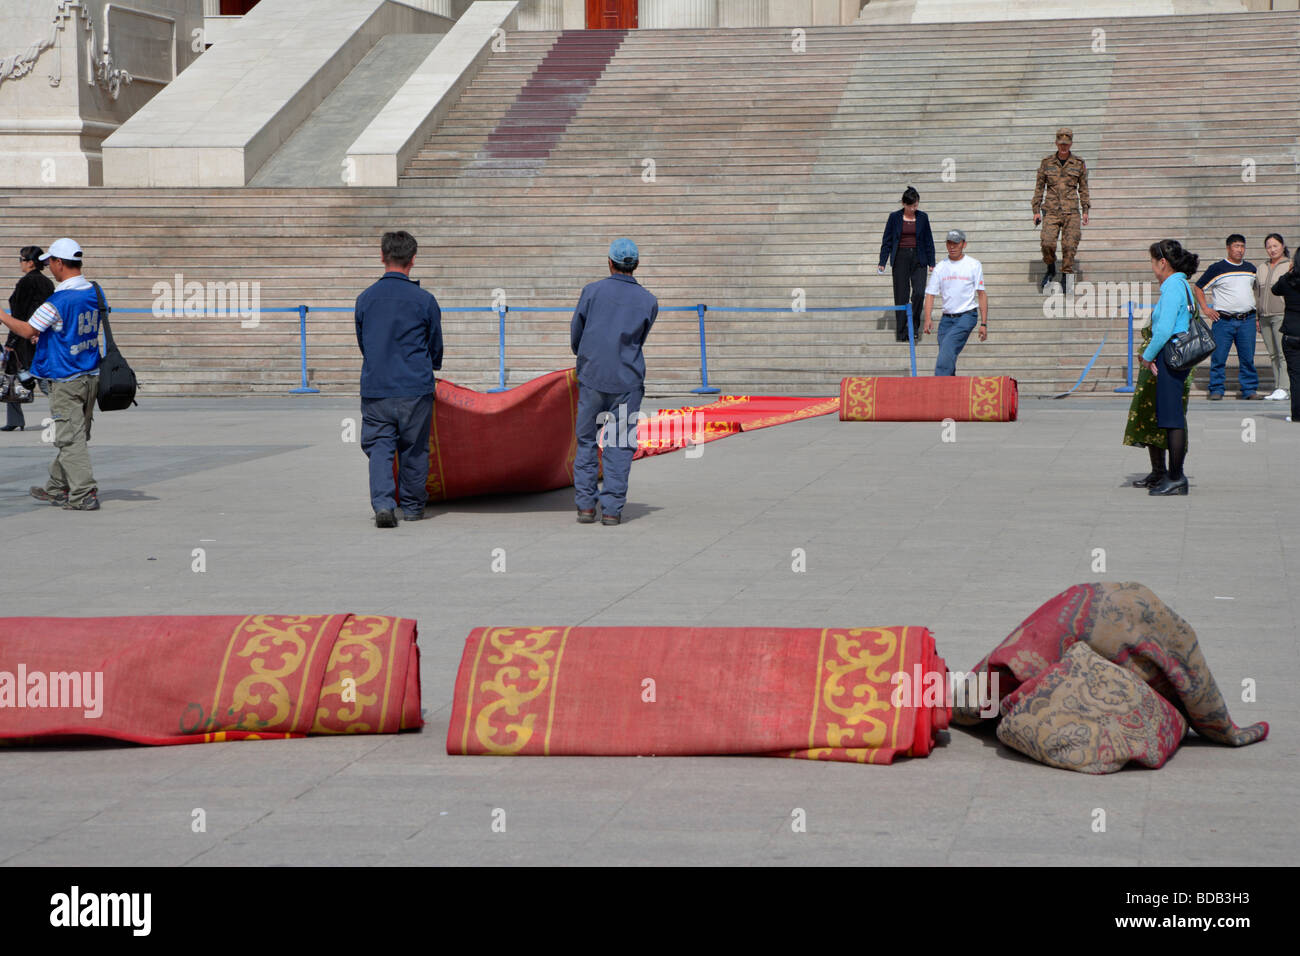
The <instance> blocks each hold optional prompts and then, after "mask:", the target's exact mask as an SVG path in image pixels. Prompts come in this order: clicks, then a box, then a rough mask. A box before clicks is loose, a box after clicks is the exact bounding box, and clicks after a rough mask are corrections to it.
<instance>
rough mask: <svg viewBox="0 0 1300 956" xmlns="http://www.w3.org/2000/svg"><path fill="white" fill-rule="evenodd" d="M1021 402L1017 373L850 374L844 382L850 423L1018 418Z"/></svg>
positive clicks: (844, 415)
mask: <svg viewBox="0 0 1300 956" xmlns="http://www.w3.org/2000/svg"><path fill="white" fill-rule="evenodd" d="M1018 402H1019V390H1018V388H1017V386H1016V380H1015V379H1014V378H1007V377H1005V376H1002V377H999V378H967V377H964V376H955V375H940V376H933V377H932V376H925V377H918V378H900V377H895V378H846V379H843V380H841V382H840V421H844V422H941V421H943V420H944V419H945V418H951V419H952V420H953V421H955V422H1013V421H1015V420H1016V410H1017V405H1018Z"/></svg>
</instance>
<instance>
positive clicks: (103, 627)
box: [0, 614, 423, 744]
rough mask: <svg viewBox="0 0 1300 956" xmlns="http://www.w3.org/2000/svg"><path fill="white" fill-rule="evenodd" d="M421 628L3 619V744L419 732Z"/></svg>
mask: <svg viewBox="0 0 1300 956" xmlns="http://www.w3.org/2000/svg"><path fill="white" fill-rule="evenodd" d="M419 664H420V655H419V650H418V648H417V647H416V625H415V621H411V620H406V619H404V618H396V617H380V616H374V615H356V614H320V615H280V614H250V615H248V616H246V617H238V616H202V617H199V616H189V617H88V618H41V617H30V618H3V619H0V739H3V740H27V741H40V740H44V739H47V738H56V737H59V738H62V737H85V736H92V737H112V738H116V739H118V740H129V741H134V742H136V743H142V744H188V743H208V742H212V741H222V740H245V739H249V740H256V739H264V738H284V737H305V736H307V735H308V734H393V733H397V732H398V731H399V730H408V729H414V728H418V727H420V726H421V725H422V723H423V721H422V720H421V717H420V666H419Z"/></svg>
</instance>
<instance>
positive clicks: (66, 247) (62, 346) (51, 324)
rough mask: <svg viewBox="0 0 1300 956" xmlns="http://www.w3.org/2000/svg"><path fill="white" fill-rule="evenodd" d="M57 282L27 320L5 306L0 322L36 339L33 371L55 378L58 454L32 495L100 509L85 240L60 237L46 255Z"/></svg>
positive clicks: (93, 331) (95, 302) (93, 323)
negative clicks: (93, 458) (93, 459)
mask: <svg viewBox="0 0 1300 956" xmlns="http://www.w3.org/2000/svg"><path fill="white" fill-rule="evenodd" d="M41 261H42V262H48V263H49V266H50V274H51V275H52V276H54V278H55V280H56V281H57V282H58V285H56V286H55V287H54V293H53V294H52V295H51V296H50V297H49V298H48V299H46V300H45V303H44V304H43V305H42V306H41V307H40V308H38V309H37V310H36V311H35V312H34V313H32V317H31V319H29V320H28V321H27V322H19V321H18V320H17V319H15V318H14V317H13V316H11V315H6V314H4V313H3V312H0V322H3V323H4V324H5V325H6V326H8V327H9V328H10V329H11V330H12V331H14V332H17V333H18V334H19V335H21V336H24V337H25V338H27V339H29V340H31V341H34V342H35V343H36V355H35V357H34V358H33V359H32V374H33V375H35V376H36V377H37V378H45V379H50V416H51V417H52V418H53V419H54V446H55V447H56V448H58V450H59V451H58V454H57V455H55V457H54V463H53V464H51V465H50V477H49V480H48V481H47V482H46V483H45V486H44V487H42V486H40V485H33V486H32V489H31V494H32V497H33V498H35V499H36V500H38V501H48V502H49V503H50V504H54V505H62V506H63V507H64V509H65V510H68V511H98V510H99V486H98V485H96V484H95V476H94V473H93V472H92V471H91V468H90V447H89V442H90V423H91V419H93V418H94V414H95V400H96V399H97V398H98V397H99V321H100V314H99V295H98V293H97V292H96V291H95V287H94V286H92V285H91V284H90V283H89V282H88V281H86V280H85V279H84V278H82V275H81V246H80V245H79V244H78V243H76V242H73V241H72V240H71V239H56V240H55V241H54V243H53V244H52V245H51V246H50V251H49V252H47V253H45V255H43V256H41Z"/></svg>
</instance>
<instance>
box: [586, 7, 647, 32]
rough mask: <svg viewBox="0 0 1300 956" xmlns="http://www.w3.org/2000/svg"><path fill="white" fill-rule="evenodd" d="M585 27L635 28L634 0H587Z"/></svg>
mask: <svg viewBox="0 0 1300 956" xmlns="http://www.w3.org/2000/svg"><path fill="white" fill-rule="evenodd" d="M587 29H588V30H633V29H636V0H587Z"/></svg>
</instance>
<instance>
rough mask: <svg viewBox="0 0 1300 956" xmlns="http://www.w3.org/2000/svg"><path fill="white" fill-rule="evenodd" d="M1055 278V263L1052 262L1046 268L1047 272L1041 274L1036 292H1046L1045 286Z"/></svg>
mask: <svg viewBox="0 0 1300 956" xmlns="http://www.w3.org/2000/svg"><path fill="white" fill-rule="evenodd" d="M1054 278H1056V263H1055V262H1053V263H1052V264H1051V265H1049V266H1048V267H1047V272H1046V273H1044V274H1043V281H1042V282H1040V283H1038V291H1039V292H1046V291H1047V286H1048V285H1049V284H1050V283H1051V281H1052V280H1053V279H1054Z"/></svg>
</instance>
